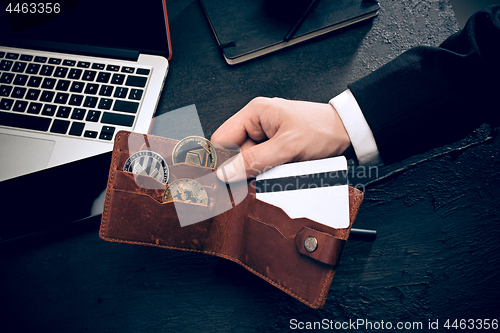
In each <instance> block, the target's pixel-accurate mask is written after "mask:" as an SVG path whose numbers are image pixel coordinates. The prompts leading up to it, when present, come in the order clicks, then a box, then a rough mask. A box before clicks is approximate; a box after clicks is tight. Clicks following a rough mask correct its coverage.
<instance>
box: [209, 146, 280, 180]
mask: <svg viewBox="0 0 500 333" xmlns="http://www.w3.org/2000/svg"><path fill="white" fill-rule="evenodd" d="M275 141H276V140H273V139H270V140H268V141H265V142H263V143H260V144H258V145H255V146H252V147H249V148H247V149H244V150H242V151H241V153H239V154H238V155H236V156H235V157H233V158H231V159H229V160H227V161H226V162H224V163H223V164H222V165H221V166H220V167H219V169H218V170H217V177H218V178H219V179H220V180H222V181H223V182H227V183H232V182H237V181H241V180H244V179H247V178H250V177H253V176H256V175H258V174H259V173H262V172H264V171H266V170H268V169H270V168H271V167H273V166H276V165H279V164H282V163H285V162H288V161H289V160H290V158H289V157H288V156H286V151H285V150H284V149H281V148H279V147H280V146H279V145H277V142H275Z"/></svg>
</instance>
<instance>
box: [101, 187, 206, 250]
mask: <svg viewBox="0 0 500 333" xmlns="http://www.w3.org/2000/svg"><path fill="white" fill-rule="evenodd" d="M208 209H209V208H208V207H206V206H199V205H192V204H187V203H183V202H168V203H163V202H159V201H158V200H156V199H155V198H154V197H152V196H151V195H149V194H145V193H141V192H129V191H126V190H123V189H111V190H109V191H108V192H107V193H106V203H105V205H104V209H103V216H102V222H101V228H100V236H101V237H102V238H103V239H106V240H109V241H117V242H122V243H133V244H142V245H151V246H160V247H167V248H174V249H180V250H203V249H204V248H205V247H206V239H207V235H208V232H209V230H210V225H211V223H212V219H211V218H208V219H203V218H201V219H200V222H198V223H196V224H193V225H190V226H187V227H181V226H180V224H179V220H178V214H179V212H180V211H189V214H190V215H191V216H196V215H198V216H202V217H203V216H206V215H207V210H208Z"/></svg>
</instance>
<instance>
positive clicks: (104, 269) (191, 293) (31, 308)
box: [0, 0, 500, 332]
mask: <svg viewBox="0 0 500 333" xmlns="http://www.w3.org/2000/svg"><path fill="white" fill-rule="evenodd" d="M167 5H168V10H169V17H170V27H171V32H172V43H173V50H174V56H173V58H172V61H171V71H170V73H169V76H168V78H167V83H166V85H165V91H164V94H163V98H162V100H161V103H160V106H159V110H158V112H159V113H163V112H167V111H169V110H174V109H176V108H179V107H182V106H186V105H190V104H196V106H197V109H198V112H199V113H200V117H201V120H202V124H203V126H204V130H205V133H206V135H207V136H210V135H211V134H212V133H213V132H214V131H215V130H216V129H217V127H218V126H219V125H220V124H221V123H222V122H223V121H224V120H226V119H227V118H228V117H229V116H230V115H232V114H233V113H234V112H236V111H237V110H239V109H240V108H241V107H243V106H244V105H245V104H246V103H247V102H248V101H249V100H251V99H252V98H253V97H256V96H259V95H263V96H279V97H283V98H290V99H302V100H311V101H319V102H327V101H328V100H329V99H330V98H331V97H333V96H335V95H336V94H337V93H340V92H342V91H343V90H344V89H345V87H346V85H347V83H349V82H351V81H352V80H355V79H356V78H359V77H362V76H363V75H365V74H367V73H369V72H370V71H371V70H374V69H376V68H378V67H379V66H380V65H382V64H384V63H386V62H387V61H389V60H391V59H393V58H394V57H396V56H397V55H398V54H400V53H402V52H403V51H404V50H406V49H408V48H410V47H412V46H414V45H418V44H425V45H438V44H439V43H440V42H441V41H442V40H444V39H445V38H446V36H448V35H449V34H451V33H452V32H454V31H456V30H457V29H458V26H457V23H456V20H455V18H454V16H453V12H452V10H451V7H450V4H449V2H448V1H444V0H442V1H439V0H428V1H411V0H403V1H392V0H382V1H381V8H382V9H381V11H380V15H379V17H377V18H375V20H374V21H373V23H369V24H362V25H359V26H357V27H354V28H351V29H347V30H344V31H340V32H337V33H333V34H330V35H329V36H326V37H322V38H320V39H318V40H314V41H311V42H308V43H305V44H302V45H297V46H295V47H293V48H291V49H288V50H284V51H281V52H278V53H276V54H273V55H270V56H267V57H264V58H261V59H257V60H254V61H251V62H248V63H245V64H242V65H239V66H235V67H230V66H228V65H226V64H225V63H224V61H223V60H222V58H221V57H220V56H219V54H218V51H217V47H216V45H215V40H214V38H213V36H212V34H211V31H210V28H209V25H208V23H207V21H206V19H205V17H204V16H203V12H202V9H201V7H200V4H199V3H198V2H197V1H195V0H191V1H185V0H177V1H174V0H170V1H167ZM494 134H495V131H491V130H490V129H489V128H487V127H483V128H481V130H479V131H478V132H477V133H475V134H472V135H471V136H470V137H469V138H466V139H464V140H463V141H461V142H459V143H456V144H454V145H452V146H450V147H441V148H438V149H436V150H434V151H432V152H429V153H426V154H424V155H421V156H416V157H413V158H410V159H409V160H407V161H404V162H401V163H398V164H395V165H390V166H385V167H383V168H381V169H379V170H378V174H372V175H367V177H365V175H363V174H362V173H360V171H363V170H360V169H359V168H358V169H353V170H354V172H355V174H354V177H352V182H353V185H357V184H361V185H360V186H361V187H362V188H363V187H365V193H366V198H365V201H364V203H363V205H362V206H361V209H360V212H359V215H358V218H357V220H356V222H355V227H357V228H366V229H376V230H377V232H378V237H377V239H376V240H375V241H374V242H361V241H349V242H348V243H347V246H346V249H345V251H344V256H343V259H342V263H341V265H340V267H339V269H338V270H337V274H336V276H335V278H334V280H333V284H332V287H331V288H330V293H329V296H328V299H327V302H326V305H325V308H324V309H322V310H312V309H310V308H308V307H306V306H305V305H303V304H301V303H299V302H298V301H296V300H295V299H293V298H291V297H289V296H287V295H286V294H284V293H283V292H281V291H280V290H278V289H276V288H274V287H273V286H271V285H269V284H268V283H267V282H265V281H263V280H261V279H260V278H258V277H256V276H254V275H252V274H250V273H248V272H247V271H246V270H245V269H243V268H241V267H239V266H238V265H236V264H234V263H231V262H228V261H225V260H223V259H220V258H215V257H210V256H205V255H200V254H193V253H184V252H177V251H169V250H161V249H156V248H149V247H141V246H132V245H124V244H114V243H108V242H104V241H102V240H100V239H99V237H98V234H97V231H98V225H99V221H98V220H94V221H90V222H87V223H86V224H78V225H73V226H71V227H68V228H64V229H62V230H59V231H58V232H54V233H51V234H49V235H45V236H43V237H39V238H34V239H30V240H28V241H24V242H20V243H16V244H11V245H10V246H6V247H3V248H1V249H0V272H1V273H0V295H1V302H0V318H1V322H2V331H4V332H254V331H256V332H272V331H289V330H290V320H291V319H297V320H298V321H302V322H307V321H321V320H323V319H327V320H328V321H329V320H333V321H337V322H348V321H349V320H352V321H355V320H358V319H364V320H370V321H372V322H378V323H380V322H381V321H382V320H383V321H384V322H385V323H387V322H391V323H393V325H396V323H397V322H400V321H409V322H421V323H423V325H424V326H423V327H424V330H421V331H427V325H428V322H429V320H431V321H435V320H439V325H440V329H439V331H448V330H446V329H444V327H443V325H444V323H445V321H446V319H452V320H454V319H494V318H497V319H498V310H497V308H498V305H499V301H498V298H499V296H500V290H499V284H498V280H499V273H498V269H497V268H498V266H499V263H500V254H499V253H500V251H499V249H500V245H499V244H498V239H499V236H500V232H499V231H498V230H499V228H498V223H499V216H500V215H499V207H498V206H499V205H498V199H497V198H498V195H499V194H500V193H499V191H500V190H499V185H500V184H499V183H500V177H499V173H500V172H499V170H500V168H499V164H498V163H499V162H498V161H499V151H500V150H499V147H500V139H499V138H498V137H496V136H495V135H494ZM373 172H374V171H373V170H372V173H373ZM14 216H15V215H14ZM4 218H5V215H4ZM12 221H13V223H15V217H14V218H13V219H12ZM5 328H7V330H5ZM358 331H365V330H364V329H361V328H360V329H359V330H358ZM379 331H385V332H390V331H394V332H401V331H403V330H397V329H395V328H393V329H392V330H379Z"/></svg>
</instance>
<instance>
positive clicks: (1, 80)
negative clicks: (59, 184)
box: [0, 51, 150, 141]
mask: <svg viewBox="0 0 500 333" xmlns="http://www.w3.org/2000/svg"><path fill="white" fill-rule="evenodd" d="M45 54H46V53H45ZM149 74H150V69H148V68H140V67H134V66H130V65H128V64H126V65H123V64H120V63H119V62H115V63H110V61H107V60H106V61H104V60H103V61H102V62H100V61H99V62H90V61H81V60H78V59H77V58H76V57H75V58H74V59H72V58H71V56H70V55H68V56H67V57H64V58H61V57H60V54H57V55H56V56H54V57H50V56H45V55H43V56H41V55H37V54H36V52H33V53H32V54H26V53H13V52H3V51H0V126H6V127H11V128H21V129H25V130H32V131H39V132H46V133H50V134H55V135H64V136H70V137H81V138H87V139H92V140H103V141H111V140H112V139H113V137H114V134H115V133H116V132H118V131H119V130H120V129H128V130H131V128H132V127H133V126H134V123H135V118H136V116H137V113H138V110H139V108H140V105H141V102H142V99H143V97H144V94H145V89H146V86H147V83H148V78H149Z"/></svg>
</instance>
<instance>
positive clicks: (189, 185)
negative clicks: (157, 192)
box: [163, 178, 208, 206]
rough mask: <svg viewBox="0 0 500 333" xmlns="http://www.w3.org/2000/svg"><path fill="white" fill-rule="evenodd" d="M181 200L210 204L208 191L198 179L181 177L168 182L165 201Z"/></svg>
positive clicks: (164, 196)
mask: <svg viewBox="0 0 500 333" xmlns="http://www.w3.org/2000/svg"><path fill="white" fill-rule="evenodd" d="M171 201H180V202H186V203H194V204H198V205H204V206H208V195H207V191H206V190H205V189H204V188H203V186H202V185H201V184H200V183H198V182H197V181H196V180H192V179H188V178H181V179H178V180H176V181H174V182H172V183H171V184H168V187H167V189H166V190H165V193H164V194H163V202H171Z"/></svg>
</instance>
